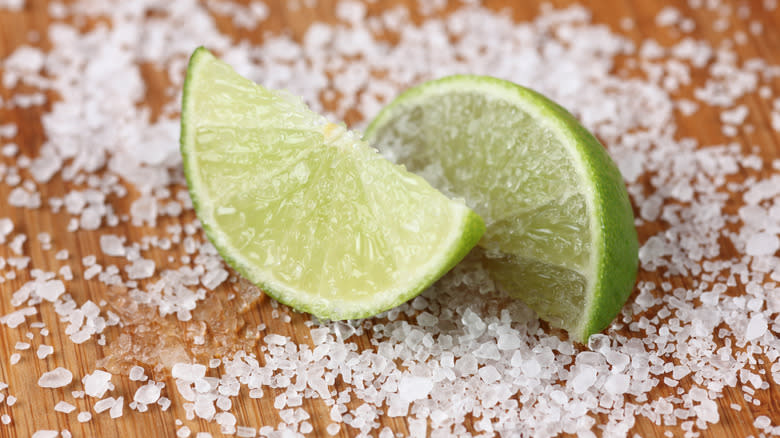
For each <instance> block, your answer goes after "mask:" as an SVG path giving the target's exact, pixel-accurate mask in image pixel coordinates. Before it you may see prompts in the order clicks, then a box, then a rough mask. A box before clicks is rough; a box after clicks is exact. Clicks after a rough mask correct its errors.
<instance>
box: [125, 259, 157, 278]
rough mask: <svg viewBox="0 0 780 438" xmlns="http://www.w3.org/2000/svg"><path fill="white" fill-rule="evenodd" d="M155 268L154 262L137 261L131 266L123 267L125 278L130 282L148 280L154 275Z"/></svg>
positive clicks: (146, 260)
mask: <svg viewBox="0 0 780 438" xmlns="http://www.w3.org/2000/svg"><path fill="white" fill-rule="evenodd" d="M155 268H156V266H155V264H154V260H149V259H138V260H136V261H134V262H133V263H132V264H130V265H128V266H125V271H127V277H128V278H129V279H131V280H141V279H144V278H149V277H151V276H152V275H153V274H154V270H155Z"/></svg>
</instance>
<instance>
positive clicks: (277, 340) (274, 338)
mask: <svg viewBox="0 0 780 438" xmlns="http://www.w3.org/2000/svg"><path fill="white" fill-rule="evenodd" d="M263 341H265V343H266V344H269V345H284V344H286V343H287V338H286V337H284V336H282V335H276V334H270V335H266V336H265V338H263Z"/></svg>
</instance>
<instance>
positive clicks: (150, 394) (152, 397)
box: [133, 382, 160, 405]
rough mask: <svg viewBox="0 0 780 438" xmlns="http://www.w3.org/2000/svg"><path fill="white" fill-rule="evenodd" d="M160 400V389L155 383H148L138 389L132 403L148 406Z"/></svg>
mask: <svg viewBox="0 0 780 438" xmlns="http://www.w3.org/2000/svg"><path fill="white" fill-rule="evenodd" d="M159 398H160V387H159V386H157V384H156V383H155V382H149V383H147V384H146V385H144V386H142V387H140V388H138V389H137V390H136V391H135V395H134V396H133V401H134V402H136V403H139V404H143V405H148V404H151V403H154V402H156V401H157V399H159Z"/></svg>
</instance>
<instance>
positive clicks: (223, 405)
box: [217, 395, 233, 411]
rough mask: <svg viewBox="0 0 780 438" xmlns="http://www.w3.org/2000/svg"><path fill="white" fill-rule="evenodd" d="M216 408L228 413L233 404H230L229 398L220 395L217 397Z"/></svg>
mask: <svg viewBox="0 0 780 438" xmlns="http://www.w3.org/2000/svg"><path fill="white" fill-rule="evenodd" d="M217 407H218V408H219V409H221V410H223V411H229V410H230V408H231V407H233V402H231V401H230V399H229V398H227V397H225V396H223V395H220V396H219V397H217Z"/></svg>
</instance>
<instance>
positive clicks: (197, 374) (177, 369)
mask: <svg viewBox="0 0 780 438" xmlns="http://www.w3.org/2000/svg"><path fill="white" fill-rule="evenodd" d="M205 375H206V366H204V365H201V364H188V363H177V364H174V365H173V368H171V376H172V377H173V378H174V379H181V380H184V381H185V382H194V381H196V380H198V379H202V378H203V377H204V376H205Z"/></svg>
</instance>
